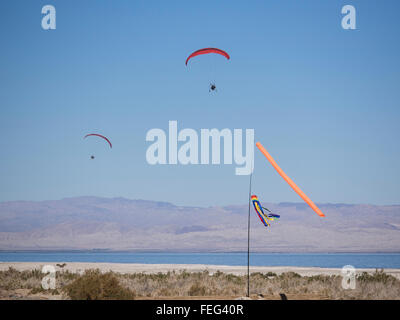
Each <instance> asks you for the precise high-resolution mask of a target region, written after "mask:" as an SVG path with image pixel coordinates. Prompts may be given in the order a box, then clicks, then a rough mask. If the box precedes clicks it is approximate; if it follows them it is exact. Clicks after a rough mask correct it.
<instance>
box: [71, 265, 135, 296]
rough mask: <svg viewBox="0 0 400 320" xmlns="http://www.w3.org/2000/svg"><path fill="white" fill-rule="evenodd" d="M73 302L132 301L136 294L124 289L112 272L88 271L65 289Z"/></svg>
mask: <svg viewBox="0 0 400 320" xmlns="http://www.w3.org/2000/svg"><path fill="white" fill-rule="evenodd" d="M65 291H66V293H67V294H68V296H69V297H70V298H71V299H72V300H132V299H134V297H135V294H134V292H132V291H131V290H129V289H128V288H124V287H122V286H121V285H120V284H119V282H118V279H117V278H116V276H115V275H114V274H113V273H112V272H108V273H104V274H103V273H101V272H100V270H87V271H86V272H85V273H84V274H83V275H82V276H80V277H79V278H77V279H76V280H75V281H73V282H72V283H70V284H69V285H68V286H66V288H65Z"/></svg>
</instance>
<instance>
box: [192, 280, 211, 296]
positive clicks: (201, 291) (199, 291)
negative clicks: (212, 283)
mask: <svg viewBox="0 0 400 320" xmlns="http://www.w3.org/2000/svg"><path fill="white" fill-rule="evenodd" d="M206 291H207V289H206V287H205V286H203V285H201V284H200V283H198V282H195V283H194V284H193V285H192V286H191V287H190V289H189V292H188V294H189V296H205V295H206Z"/></svg>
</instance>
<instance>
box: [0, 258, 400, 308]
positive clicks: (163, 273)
mask: <svg viewBox="0 0 400 320" xmlns="http://www.w3.org/2000/svg"><path fill="white" fill-rule="evenodd" d="M45 265H51V266H54V269H55V271H56V274H55V279H56V281H55V288H54V289H49V290H45V289H43V288H42V279H43V278H44V277H46V276H48V275H49V274H45V273H42V268H43V266H45ZM246 272H247V267H246V266H217V265H183V264H182V265H167V264H120V263H78V262H73V263H68V262H67V263H59V262H57V263H47V262H35V263H33V262H1V263H0V299H6V300H10V299H11V300H24V299H52V300H58V299H74V300H75V299H77V300H100V299H136V300H143V299H166V300H168V299H171V300H175V299H244V298H245V296H246V290H247V274H246ZM250 273H251V276H250V298H251V299H260V300H264V299H266V300H276V299H281V298H282V297H283V295H284V296H285V297H286V298H287V299H371V300H375V299H383V300H386V299H400V269H386V270H383V269H357V270H356V278H355V279H356V282H355V283H356V287H355V289H349V290H345V289H343V288H342V281H343V276H342V273H341V269H337V268H336V269H335V268H313V267H309V268H306V267H251V268H250Z"/></svg>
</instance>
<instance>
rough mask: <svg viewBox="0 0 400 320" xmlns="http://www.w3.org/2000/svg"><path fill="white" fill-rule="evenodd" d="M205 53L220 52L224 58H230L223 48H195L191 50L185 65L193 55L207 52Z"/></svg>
mask: <svg viewBox="0 0 400 320" xmlns="http://www.w3.org/2000/svg"><path fill="white" fill-rule="evenodd" d="M207 53H217V54H220V55H222V56H224V57H225V58H227V59H228V60H229V59H230V58H231V57H230V56H229V54H228V53H226V52H225V51H224V50H221V49H217V48H204V49H200V50H197V51H195V52H193V53H192V54H191V55H190V56H189V57H188V58H187V59H186V63H185V64H186V65H187V64H188V62H189V60H190V59H192V58H193V57H196V56H199V55H201V54H207Z"/></svg>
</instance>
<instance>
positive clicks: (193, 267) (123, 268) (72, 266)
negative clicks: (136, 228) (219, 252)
mask: <svg viewBox="0 0 400 320" xmlns="http://www.w3.org/2000/svg"><path fill="white" fill-rule="evenodd" d="M57 264H61V262H0V270H1V271H3V270H7V269H8V268H10V267H12V268H15V269H17V270H19V271H23V270H34V269H42V267H43V266H45V265H52V266H54V267H55V268H56V270H57V271H59V270H68V271H70V272H79V273H80V272H83V271H84V270H87V269H99V270H101V271H102V272H108V271H113V272H118V273H141V272H143V273H147V274H151V273H159V272H161V273H167V272H168V271H171V272H172V271H175V272H179V271H183V270H186V271H187V272H202V271H205V270H208V272H210V273H214V272H217V271H221V272H225V273H231V274H235V275H243V274H246V273H247V266H224V265H205V264H140V263H97V262H96V263H92V262H67V263H66V265H65V266H64V267H63V268H60V267H59V266H57ZM289 271H292V272H296V273H298V274H300V275H301V276H313V275H341V268H317V267H285V266H282V267H276V266H274V267H268V266H263V267H258V266H254V267H250V272H262V273H267V272H274V273H276V274H281V273H283V272H289ZM384 271H385V273H387V274H390V275H392V276H394V277H396V278H397V279H400V269H385V270H384ZM356 272H357V274H358V273H362V272H368V273H373V272H375V269H365V268H363V269H356Z"/></svg>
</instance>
